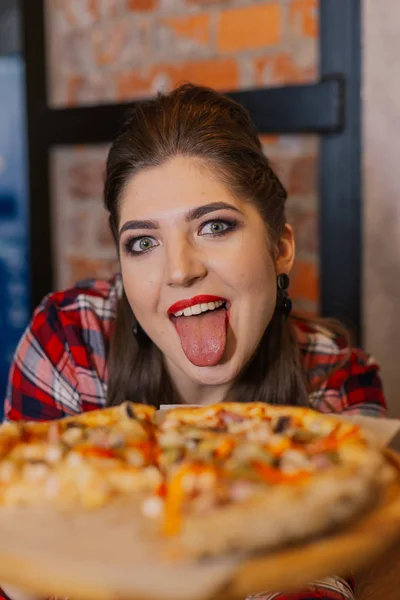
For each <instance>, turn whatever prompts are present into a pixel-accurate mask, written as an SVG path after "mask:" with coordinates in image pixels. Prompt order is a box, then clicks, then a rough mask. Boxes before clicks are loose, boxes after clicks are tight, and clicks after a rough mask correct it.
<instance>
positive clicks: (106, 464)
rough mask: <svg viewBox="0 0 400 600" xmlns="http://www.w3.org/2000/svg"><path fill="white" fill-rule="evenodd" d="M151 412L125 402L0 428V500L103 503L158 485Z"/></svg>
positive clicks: (5, 502)
mask: <svg viewBox="0 0 400 600" xmlns="http://www.w3.org/2000/svg"><path fill="white" fill-rule="evenodd" d="M153 416H154V409H153V408H152V407H149V406H144V405H140V404H131V403H124V404H122V405H120V406H117V407H111V408H106V409H100V410H95V411H91V412H87V413H83V414H80V415H76V416H72V417H67V418H65V419H61V420H57V421H51V422H39V423H37V422H10V423H5V424H4V425H3V426H2V427H1V428H0V504H2V505H7V506H16V505H32V504H37V505H39V504H46V503H49V504H53V505H55V506H58V507H60V508H67V509H68V508H72V507H79V506H80V507H83V508H92V507H97V506H102V505H103V504H105V503H107V502H108V501H110V500H111V499H112V498H114V497H117V496H121V495H126V494H132V493H135V492H142V493H145V492H149V491H154V490H155V489H156V488H157V487H158V486H159V485H160V483H161V476H160V473H159V471H158V468H157V457H158V453H157V446H156V444H155V438H154V428H153Z"/></svg>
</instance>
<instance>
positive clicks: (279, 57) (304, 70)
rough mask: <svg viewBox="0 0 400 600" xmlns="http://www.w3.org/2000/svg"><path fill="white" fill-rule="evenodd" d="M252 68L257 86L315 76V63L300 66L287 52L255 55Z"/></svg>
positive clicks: (303, 79)
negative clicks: (310, 65) (313, 64)
mask: <svg viewBox="0 0 400 600" xmlns="http://www.w3.org/2000/svg"><path fill="white" fill-rule="evenodd" d="M254 70H255V77H256V84H257V85H258V86H264V85H285V84H289V83H304V82H305V81H311V80H313V79H315V77H316V65H315V66H314V67H309V66H308V67H303V66H300V65H298V64H297V63H296V62H295V59H294V57H293V56H291V55H290V54H287V53H280V54H272V55H269V56H261V57H257V58H256V59H254Z"/></svg>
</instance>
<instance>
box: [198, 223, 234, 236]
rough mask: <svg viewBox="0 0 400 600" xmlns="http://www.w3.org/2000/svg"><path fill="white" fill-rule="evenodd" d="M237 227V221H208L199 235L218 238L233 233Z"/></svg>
mask: <svg viewBox="0 0 400 600" xmlns="http://www.w3.org/2000/svg"><path fill="white" fill-rule="evenodd" d="M236 227H237V222H236V221H227V220H221V219H218V220H215V221H207V223H204V224H203V225H202V226H201V228H200V230H199V235H209V236H218V235H224V234H225V233H228V232H229V231H232V230H233V229H235V228H236Z"/></svg>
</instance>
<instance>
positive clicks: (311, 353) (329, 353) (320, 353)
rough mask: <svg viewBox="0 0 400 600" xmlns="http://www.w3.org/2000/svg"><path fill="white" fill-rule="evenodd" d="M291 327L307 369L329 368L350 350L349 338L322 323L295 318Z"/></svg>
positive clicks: (340, 360) (339, 361) (320, 369)
mask: <svg viewBox="0 0 400 600" xmlns="http://www.w3.org/2000/svg"><path fill="white" fill-rule="evenodd" d="M293 327H294V331H295V335H296V339H297V343H298V346H299V350H300V354H301V357H302V362H303V366H304V367H305V369H306V370H307V371H311V372H314V371H315V370H318V371H319V372H320V373H322V372H323V370H324V368H327V369H329V370H331V368H332V366H334V365H335V364H339V363H341V362H342V361H343V359H344V358H346V356H347V355H348V354H349V352H350V351H351V347H350V344H349V340H348V339H346V337H345V336H344V335H342V334H340V333H338V332H336V331H334V330H333V329H330V328H329V327H328V326H325V325H323V324H322V323H319V322H315V321H312V320H306V319H304V320H303V319H298V318H295V319H293ZM359 352H362V351H361V350H360V351H359Z"/></svg>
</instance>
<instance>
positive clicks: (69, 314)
mask: <svg viewBox="0 0 400 600" xmlns="http://www.w3.org/2000/svg"><path fill="white" fill-rule="evenodd" d="M121 290H122V284H121V279H120V277H119V276H116V277H114V278H113V279H112V280H111V281H100V280H91V281H86V282H81V283H80V284H78V285H77V286H76V287H74V288H72V289H70V290H67V291H64V292H58V293H53V294H50V295H48V296H47V297H46V298H45V299H44V300H43V301H42V303H41V304H40V306H39V307H38V308H37V309H36V311H35V313H34V316H33V319H32V322H31V324H30V326H29V327H28V328H27V330H26V332H25V333H24V335H23V337H22V339H21V341H20V343H19V345H18V347H17V350H16V353H15V356H14V360H13V363H12V366H11V370H10V377H9V384H8V390H7V396H6V400H5V418H6V419H9V420H19V419H30V420H46V419H58V418H61V417H64V416H65V415H70V414H76V413H80V412H84V411H88V410H93V409H96V408H99V407H102V406H105V404H106V397H107V355H108V349H109V343H110V338H111V335H112V331H113V326H114V322H115V315H116V305H117V300H118V297H119V296H120V294H121ZM295 328H296V334H297V339H298V344H299V349H300V353H301V357H302V361H303V364H304V368H305V370H306V371H307V373H308V375H309V378H310V381H311V384H313V390H314V391H313V392H312V393H311V394H310V396H309V400H310V405H311V406H312V407H314V408H315V409H316V410H319V411H321V412H333V413H346V414H365V415H369V416H384V415H385V414H386V404H385V400H384V396H383V392H382V387H381V382H380V379H379V375H378V366H377V364H376V362H375V361H374V360H373V359H372V358H371V357H370V356H368V355H367V354H366V353H365V352H363V351H361V350H359V349H352V350H351V352H350V353H349V351H348V348H347V347H346V344H345V343H344V341H343V340H341V339H338V338H337V337H335V336H334V335H333V334H331V333H330V332H329V331H328V330H325V329H324V328H322V327H316V326H311V325H309V324H306V323H303V322H300V321H296V322H295ZM337 365H340V368H338V369H336V370H334V369H335V367H336V366H337ZM331 372H333V373H332V374H330V373H331ZM258 597H260V596H258ZM262 597H263V598H267V597H269V598H282V599H283V598H289V596H282V595H280V596H276V595H269V594H264V595H263V596H262ZM291 598H296V599H299V598H301V599H305V598H307V599H308V598H310V599H311V598H319V599H320V600H321V599H324V598H325V599H327V600H328V599H329V600H342V599H352V598H353V595H352V592H351V590H350V588H349V586H348V585H347V584H346V583H345V582H341V581H339V580H335V582H333V583H332V580H326V581H325V582H323V583H321V584H319V585H318V588H317V587H315V586H314V587H313V589H311V588H310V589H309V590H307V592H305V593H304V594H302V595H300V596H299V595H296V596H291ZM0 600H1V595H0Z"/></svg>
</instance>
